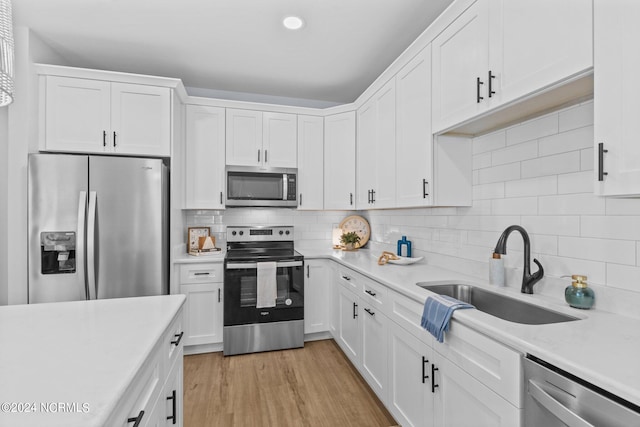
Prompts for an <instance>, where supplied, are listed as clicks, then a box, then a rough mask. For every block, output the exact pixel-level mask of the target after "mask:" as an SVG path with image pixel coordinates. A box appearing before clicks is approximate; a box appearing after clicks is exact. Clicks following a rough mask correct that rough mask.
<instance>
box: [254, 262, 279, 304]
mask: <svg viewBox="0 0 640 427" xmlns="http://www.w3.org/2000/svg"><path fill="white" fill-rule="evenodd" d="M277 269H278V267H277V264H276V263H275V262H259V263H258V272H257V276H258V277H257V284H256V287H257V289H256V308H269V307H275V306H276V297H277V293H278V287H277V284H276V270H277Z"/></svg>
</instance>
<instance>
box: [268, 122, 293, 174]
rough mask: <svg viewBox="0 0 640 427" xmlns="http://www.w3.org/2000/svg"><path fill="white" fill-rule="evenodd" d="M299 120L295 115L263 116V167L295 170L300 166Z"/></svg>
mask: <svg viewBox="0 0 640 427" xmlns="http://www.w3.org/2000/svg"><path fill="white" fill-rule="evenodd" d="M297 127H298V123H297V118H296V115H295V114H284V113H263V114H262V149H263V151H264V156H263V163H262V165H263V166H264V167H266V168H295V167H297V165H298V146H297V139H298V138H297Z"/></svg>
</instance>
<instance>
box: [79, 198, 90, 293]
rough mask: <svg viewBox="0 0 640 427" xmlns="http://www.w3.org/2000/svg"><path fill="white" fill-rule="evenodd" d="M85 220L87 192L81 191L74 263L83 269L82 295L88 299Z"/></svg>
mask: <svg viewBox="0 0 640 427" xmlns="http://www.w3.org/2000/svg"><path fill="white" fill-rule="evenodd" d="M86 220H87V192H86V191H81V192H80V193H79V196H78V238H77V239H76V242H77V246H78V247H77V250H76V265H77V266H81V267H82V269H83V270H84V271H85V273H84V275H85V278H84V296H85V299H89V287H88V286H87V276H86V269H85V268H84V266H85V261H84V260H85V233H86V225H87V224H86Z"/></svg>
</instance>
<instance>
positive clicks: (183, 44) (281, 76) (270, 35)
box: [13, 0, 452, 103]
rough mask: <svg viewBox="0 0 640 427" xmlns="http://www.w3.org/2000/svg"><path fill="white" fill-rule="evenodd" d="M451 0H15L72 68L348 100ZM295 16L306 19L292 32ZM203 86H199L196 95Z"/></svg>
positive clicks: (27, 22) (20, 21)
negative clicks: (287, 24)
mask: <svg viewBox="0 0 640 427" xmlns="http://www.w3.org/2000/svg"><path fill="white" fill-rule="evenodd" d="M451 2H452V0H13V14H14V25H16V26H26V27H29V28H31V29H32V30H33V31H34V32H35V33H36V34H37V35H38V36H39V37H40V38H42V40H43V41H44V42H46V43H47V44H49V45H50V46H51V47H52V48H53V49H54V50H56V51H57V52H58V53H59V54H60V55H61V56H63V57H64V58H65V59H66V60H67V61H68V64H67V65H71V66H76V67H86V68H97V69H105V70H114V71H124V72H131V73H141V74H152V75H159V76H165V77H177V78H180V79H182V81H183V82H184V84H185V86H187V87H188V88H189V91H190V93H194V92H197V91H196V90H194V89H191V88H204V89H215V90H219V91H231V92H245V93H252V94H262V95H270V96H279V97H288V98H301V99H311V100H321V101H330V102H333V103H347V102H352V101H353V100H355V99H356V98H357V97H358V96H359V95H360V94H361V93H362V92H363V91H364V90H365V89H366V88H367V86H369V85H370V84H371V83H372V82H373V81H374V80H375V79H376V77H377V76H379V75H380V73H381V72H382V71H384V69H385V68H386V67H387V66H389V64H391V63H392V62H393V60H394V59H395V58H396V57H397V56H398V55H399V54H400V53H401V52H402V51H403V50H404V49H405V48H406V47H407V46H409V45H410V44H411V43H412V42H413V40H415V38H416V37H417V36H418V35H419V34H420V33H421V32H422V31H423V30H424V29H425V28H426V27H427V26H428V25H429V24H430V23H431V22H432V21H433V19H434V18H435V17H436V16H438V15H439V14H440V13H441V12H442V11H443V10H444V9H445V8H446V7H447V6H448V5H449V4H450V3H451ZM290 14H294V15H299V16H301V17H303V19H304V20H305V21H306V25H305V27H304V28H303V29H302V30H300V31H291V30H286V29H285V28H284V27H283V26H282V23H281V22H282V19H283V18H284V17H285V16H287V15H290ZM200 92H202V91H200Z"/></svg>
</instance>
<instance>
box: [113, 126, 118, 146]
mask: <svg viewBox="0 0 640 427" xmlns="http://www.w3.org/2000/svg"><path fill="white" fill-rule="evenodd" d="M117 145H118V144H116V131H115V130H114V131H113V146H114V147H116V146H117Z"/></svg>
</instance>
